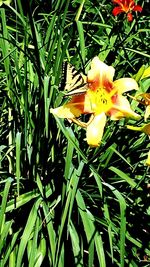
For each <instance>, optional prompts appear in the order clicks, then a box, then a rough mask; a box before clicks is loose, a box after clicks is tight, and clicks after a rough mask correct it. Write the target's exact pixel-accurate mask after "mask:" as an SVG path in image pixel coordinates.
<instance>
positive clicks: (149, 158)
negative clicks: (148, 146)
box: [146, 151, 150, 166]
mask: <svg viewBox="0 0 150 267" xmlns="http://www.w3.org/2000/svg"><path fill="white" fill-rule="evenodd" d="M146 165H147V166H150V151H149V152H148V157H147V160H146Z"/></svg>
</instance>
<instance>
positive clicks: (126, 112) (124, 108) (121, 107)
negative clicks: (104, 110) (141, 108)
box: [108, 95, 141, 120]
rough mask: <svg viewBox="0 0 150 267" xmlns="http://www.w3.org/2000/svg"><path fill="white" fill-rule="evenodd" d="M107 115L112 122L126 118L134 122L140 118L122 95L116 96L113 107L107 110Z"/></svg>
mask: <svg viewBox="0 0 150 267" xmlns="http://www.w3.org/2000/svg"><path fill="white" fill-rule="evenodd" d="M108 115H109V116H110V117H111V119H112V120H119V119H121V118H124V117H127V118H132V119H135V120H139V119H140V118H141V116H140V115H139V114H137V113H135V112H134V111H133V110H132V109H131V107H130V103H129V101H128V100H127V99H126V98H125V97H124V96H122V95H117V98H116V100H115V103H114V106H113V108H112V109H110V110H109V112H108Z"/></svg>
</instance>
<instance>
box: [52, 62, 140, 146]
mask: <svg viewBox="0 0 150 267" xmlns="http://www.w3.org/2000/svg"><path fill="white" fill-rule="evenodd" d="M114 73H115V69H114V68H113V67H111V66H107V65H106V64H105V63H104V62H102V61H101V60H99V58H98V57H94V59H93V60H92V62H91V69H90V70H89V71H88V74H87V88H88V89H87V91H86V92H85V93H84V94H81V95H75V96H73V97H72V98H71V100H70V101H69V102H68V103H67V104H64V105H63V106H61V107H58V108H55V109H51V110H50V112H51V113H53V114H54V115H56V116H58V117H59V118H67V119H69V120H71V121H72V122H75V123H77V124H78V125H80V126H81V127H85V128H86V129H87V131H86V140H87V143H88V144H89V145H90V146H95V147H96V146H99V145H100V142H101V139H102V136H103V131H104V127H105V124H106V119H107V116H110V118H111V119H112V120H119V119H121V118H123V117H130V118H133V119H135V120H137V119H139V118H140V116H139V115H138V114H137V113H135V112H134V111H132V109H131V108H130V104H129V102H128V100H127V99H126V98H125V97H124V96H123V95H122V94H123V93H124V92H127V91H130V90H132V89H136V90H137V89H138V85H137V83H136V81H135V80H134V79H132V78H122V79H118V80H116V81H113V76H114ZM81 114H91V118H90V120H89V122H87V123H85V122H82V121H80V120H79V119H77V118H78V117H79V116H80V115H81Z"/></svg>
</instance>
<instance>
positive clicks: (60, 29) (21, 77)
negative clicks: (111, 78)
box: [0, 0, 150, 267]
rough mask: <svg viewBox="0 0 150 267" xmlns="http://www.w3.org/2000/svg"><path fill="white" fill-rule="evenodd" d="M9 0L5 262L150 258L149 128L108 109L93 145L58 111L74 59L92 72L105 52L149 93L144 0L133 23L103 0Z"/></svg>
mask: <svg viewBox="0 0 150 267" xmlns="http://www.w3.org/2000/svg"><path fill="white" fill-rule="evenodd" d="M1 2H4V3H3V4H2V3H1V6H0V25H1V26H0V54H1V61H0V79H1V83H0V87H1V90H0V137H1V141H0V199H1V206H0V267H2V266H10V267H20V266H29V267H32V266H34V267H38V266H51V267H57V266H59V267H62V266H76V267H79V266H88V267H92V266H95V267H98V266H100V267H104V266H120V267H123V266H130V267H132V266H133V267H139V266H149V264H150V230H149V229H150V228H149V227H150V223H149V215H150V207H149V202H148V198H149V187H150V186H149V178H150V169H149V167H148V166H146V165H145V160H146V158H147V153H148V150H149V149H150V144H149V138H148V136H147V135H145V134H144V133H140V132H135V131H130V130H128V129H127V128H126V127H125V125H126V123H127V121H126V119H122V120H120V121H111V120H108V122H107V125H106V129H105V134H104V136H103V140H102V144H101V146H100V147H98V148H89V147H88V145H87V143H86V142H85V140H84V138H85V131H84V129H81V128H80V127H79V126H77V125H72V124H70V123H69V122H68V121H67V120H62V119H58V118H55V117H54V116H53V115H52V114H50V112H49V109H50V108H51V107H52V108H55V107H57V106H59V105H61V104H62V103H64V101H66V99H65V98H64V92H63V85H62V76H63V75H64V73H63V71H62V69H63V63H64V62H66V61H68V62H70V63H71V64H73V65H74V66H75V67H76V69H77V70H80V71H82V72H83V73H84V74H86V73H87V71H88V69H89V63H90V60H91V59H92V58H93V57H94V56H99V58H100V59H101V60H102V61H105V63H107V64H108V65H112V66H113V67H114V68H115V70H116V73H115V78H120V77H134V78H135V79H136V81H137V82H138V84H139V92H136V93H135V91H133V93H132V96H135V94H139V93H141V92H148V90H149V84H150V78H149V76H150V75H149V76H147V77H145V78H144V79H141V77H142V74H143V72H144V70H145V69H146V68H148V66H149V63H150V55H149V43H150V34H149V33H150V29H149V25H150V13H149V8H148V5H147V2H146V1H139V3H138V4H140V5H141V6H142V7H143V11H142V12H141V13H137V12H134V13H133V21H131V22H129V21H128V20H127V17H126V14H125V13H121V14H119V15H118V16H116V17H114V16H113V15H112V10H113V8H114V5H113V3H112V2H111V1H106V0H103V1H100V0H96V1H89V0H73V1H70V0H53V1H50V0H47V1H44V0H43V1H40V0H29V1H23V0H22V1H21V0H16V1H15V0H13V1H11V2H10V1H1ZM7 2H8V3H7ZM144 2H145V3H144ZM129 100H130V103H131V106H132V108H133V109H134V110H135V111H136V112H137V113H139V114H140V115H141V116H143V114H144V111H145V107H144V106H143V105H142V104H141V103H139V102H137V101H136V100H135V99H132V98H131V97H130V98H129ZM140 123H141V121H139V122H134V121H132V120H130V121H128V124H131V125H133V126H138V125H140Z"/></svg>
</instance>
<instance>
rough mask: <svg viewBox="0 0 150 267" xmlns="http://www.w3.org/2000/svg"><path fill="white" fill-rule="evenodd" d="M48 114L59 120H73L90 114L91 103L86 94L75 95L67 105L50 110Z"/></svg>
mask: <svg viewBox="0 0 150 267" xmlns="http://www.w3.org/2000/svg"><path fill="white" fill-rule="evenodd" d="M50 113H52V114H54V115H56V116H57V117H59V118H66V119H74V118H76V117H79V116H80V115H81V114H88V113H92V110H91V102H90V99H89V97H88V95H87V94H82V95H76V96H73V97H72V99H71V101H70V102H68V103H67V104H65V105H63V106H61V107H58V108H54V109H53V108H51V109H50Z"/></svg>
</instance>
